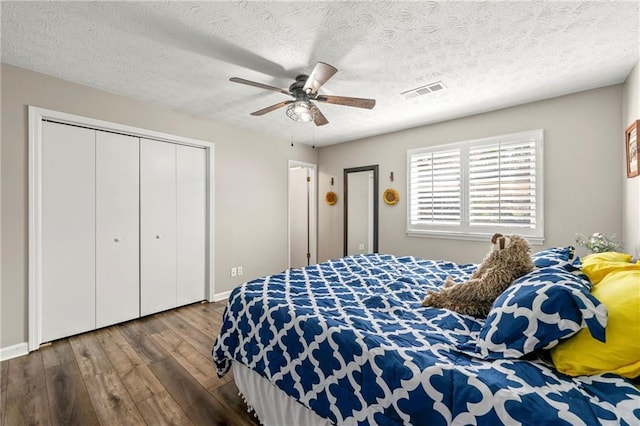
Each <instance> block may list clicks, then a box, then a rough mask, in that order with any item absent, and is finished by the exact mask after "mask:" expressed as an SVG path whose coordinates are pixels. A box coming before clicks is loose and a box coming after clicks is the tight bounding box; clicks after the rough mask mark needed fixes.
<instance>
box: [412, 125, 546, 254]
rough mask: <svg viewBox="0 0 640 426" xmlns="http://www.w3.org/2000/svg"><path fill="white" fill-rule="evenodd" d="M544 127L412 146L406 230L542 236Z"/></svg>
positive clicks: (481, 235)
mask: <svg viewBox="0 0 640 426" xmlns="http://www.w3.org/2000/svg"><path fill="white" fill-rule="evenodd" d="M542 136H543V132H542V130H535V131H528V132H521V133H514V134H510V135H503V136H497V137H491V138H486V139H481V140H474V141H465V142H458V143H454V144H449V145H443V146H436V147H429V148H420V149H414V150H409V151H407V169H408V197H407V199H408V201H407V202H408V206H407V207H408V211H407V234H409V235H425V234H426V235H439V236H445V237H450V238H461V239H480V240H483V239H486V237H487V235H492V234H493V233H494V232H502V233H512V234H513V233H515V234H520V235H523V236H526V237H528V238H529V240H530V241H531V242H539V243H541V242H542V241H543V237H544V228H543V217H542V213H543V196H542V183H543V181H542V170H543V169H542Z"/></svg>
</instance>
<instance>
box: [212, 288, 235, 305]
mask: <svg viewBox="0 0 640 426" xmlns="http://www.w3.org/2000/svg"><path fill="white" fill-rule="evenodd" d="M230 294H231V290H229V291H223V292H222V293H216V294H214V295H213V297H212V298H211V300H210V301H211V302H219V301H221V300H224V299H228V298H229V295H230Z"/></svg>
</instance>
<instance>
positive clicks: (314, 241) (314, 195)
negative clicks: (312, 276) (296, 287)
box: [287, 160, 318, 268]
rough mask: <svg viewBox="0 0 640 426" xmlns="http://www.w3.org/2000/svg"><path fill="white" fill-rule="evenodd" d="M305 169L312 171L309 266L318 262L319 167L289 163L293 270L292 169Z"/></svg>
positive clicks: (288, 249) (289, 230)
mask: <svg viewBox="0 0 640 426" xmlns="http://www.w3.org/2000/svg"><path fill="white" fill-rule="evenodd" d="M293 167H305V168H308V169H311V185H310V186H309V253H310V254H311V257H310V258H309V264H310V265H313V264H315V263H317V262H318V202H317V199H318V165H317V164H315V163H305V162H303V161H297V160H288V162H287V265H288V267H289V268H291V188H290V186H289V182H290V178H291V168H293Z"/></svg>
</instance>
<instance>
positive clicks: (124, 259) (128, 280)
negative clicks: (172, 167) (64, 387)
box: [96, 131, 140, 328]
mask: <svg viewBox="0 0 640 426" xmlns="http://www.w3.org/2000/svg"><path fill="white" fill-rule="evenodd" d="M139 238H140V236H139V142H138V138H136V137H132V136H125V135H120V134H115V133H108V132H101V131H98V132H96V327H98V328H99V327H105V326H107V325H111V324H116V323H119V322H123V321H127V320H130V319H133V318H137V317H138V316H140V281H139V279H140V278H139V264H140V263H139V253H140V246H139Z"/></svg>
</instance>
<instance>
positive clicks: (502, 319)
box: [476, 266, 607, 359]
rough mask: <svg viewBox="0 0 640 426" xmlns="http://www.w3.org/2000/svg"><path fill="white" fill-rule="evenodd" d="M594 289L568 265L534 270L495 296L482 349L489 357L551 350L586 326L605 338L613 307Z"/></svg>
mask: <svg viewBox="0 0 640 426" xmlns="http://www.w3.org/2000/svg"><path fill="white" fill-rule="evenodd" d="M590 288H591V283H590V282H589V281H588V280H585V279H583V278H582V277H581V276H578V275H574V274H572V273H570V272H569V271H567V270H566V269H564V268H562V267H557V266H556V267H544V268H536V269H534V270H533V271H532V272H530V273H528V274H527V275H525V276H523V277H520V278H518V279H517V280H515V281H514V282H513V284H512V285H511V286H509V288H507V289H506V290H505V291H504V292H503V293H502V294H501V295H500V296H498V298H497V299H496V300H495V302H494V303H493V306H492V308H491V311H490V312H489V315H488V316H487V320H486V322H485V324H484V325H483V326H482V328H481V329H480V335H479V337H478V342H477V344H476V352H478V353H480V355H481V356H482V357H483V358H486V359H503V358H520V357H521V356H523V355H526V354H528V353H531V352H534V351H536V350H538V349H550V348H552V347H553V346H555V345H557V344H558V343H560V341H561V340H564V339H567V338H569V337H571V336H572V335H574V334H576V333H577V332H578V331H580V330H581V329H582V328H585V327H586V328H588V329H589V331H590V332H591V335H592V336H593V337H594V338H595V339H597V340H599V341H601V342H604V341H605V326H606V325H607V307H606V306H605V305H603V304H601V303H600V302H599V301H598V300H597V299H596V298H595V297H593V296H592V295H591V293H590V292H589V290H590Z"/></svg>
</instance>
